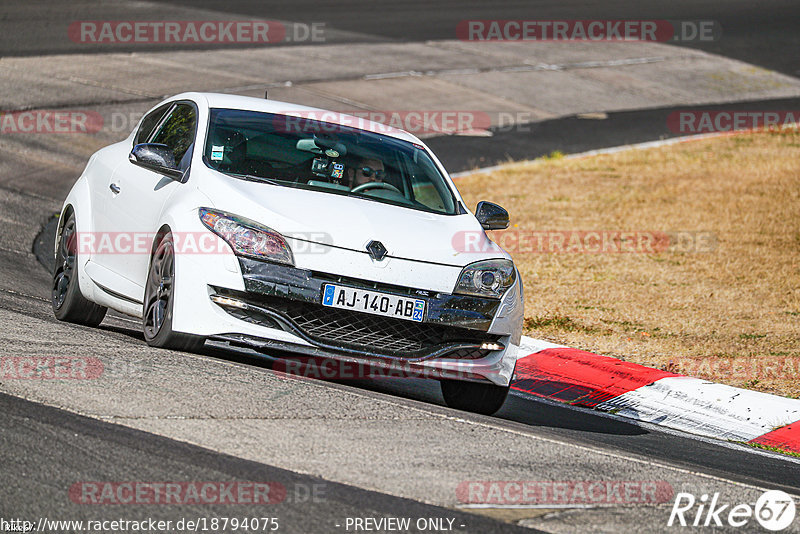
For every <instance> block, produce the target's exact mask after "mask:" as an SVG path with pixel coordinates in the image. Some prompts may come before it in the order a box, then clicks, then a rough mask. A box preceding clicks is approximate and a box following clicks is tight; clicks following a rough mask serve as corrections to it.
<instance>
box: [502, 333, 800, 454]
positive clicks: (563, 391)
mask: <svg viewBox="0 0 800 534" xmlns="http://www.w3.org/2000/svg"><path fill="white" fill-rule="evenodd" d="M520 354H521V355H523V356H522V357H520V358H519V359H518V360H517V369H516V373H515V375H514V378H513V379H512V381H511V388H512V390H516V391H520V392H524V393H527V394H530V395H534V396H537V397H544V398H547V399H551V400H555V401H559V402H564V403H568V404H572V405H576V406H582V407H586V408H592V409H596V410H601V411H605V412H612V413H615V414H616V415H620V416H623V417H628V418H631V419H635V420H637V421H643V422H647V423H651V424H656V425H661V426H664V427H668V428H672V429H676V430H681V431H685V432H689V433H692V434H697V435H701V436H706V437H711V438H716V439H721V440H730V441H741V442H749V443H756V444H761V445H767V446H770V447H777V448H779V449H783V450H786V451H791V452H797V453H800V400H796V399H788V398H784V397H778V396H776V395H770V394H767V393H760V392H757V391H749V390H746V389H740V388H735V387H731V386H726V385H723V384H716V383H714V382H709V381H707V380H701V379H698V378H691V377H688V376H681V375H677V374H675V373H670V372H667V371H662V370H659V369H653V368H650V367H645V366H643V365H637V364H634V363H629V362H624V361H622V360H618V359H617V358H612V357H610V356H601V355H599V354H592V353H591V352H586V351H582V350H578V349H573V348H569V347H564V346H561V345H555V344H553V343H548V342H546V341H540V340H536V339H533V338H529V337H523V339H522V344H521V346H520Z"/></svg>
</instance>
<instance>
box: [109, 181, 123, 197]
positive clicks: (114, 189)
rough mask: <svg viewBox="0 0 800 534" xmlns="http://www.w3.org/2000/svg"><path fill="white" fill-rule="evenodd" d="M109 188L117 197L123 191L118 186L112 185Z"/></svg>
mask: <svg viewBox="0 0 800 534" xmlns="http://www.w3.org/2000/svg"><path fill="white" fill-rule="evenodd" d="M108 188H109V189H111V192H112V193H114V194H115V195H116V194H117V193H119V192H120V191H121V189H120V188H119V186H118V185H117V184H111V185H109V186H108Z"/></svg>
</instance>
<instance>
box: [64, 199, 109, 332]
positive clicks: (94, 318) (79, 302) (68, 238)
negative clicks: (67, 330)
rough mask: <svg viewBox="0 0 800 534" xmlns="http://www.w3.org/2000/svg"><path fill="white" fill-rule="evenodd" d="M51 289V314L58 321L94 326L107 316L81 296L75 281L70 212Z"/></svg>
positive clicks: (74, 236)
mask: <svg viewBox="0 0 800 534" xmlns="http://www.w3.org/2000/svg"><path fill="white" fill-rule="evenodd" d="M50 289H51V292H50V300H51V302H52V304H53V313H54V314H55V316H56V319H58V320H59V321H65V322H68V323H75V324H82V325H85V326H97V325H99V324H100V323H101V322H102V321H103V318H104V317H105V316H106V312H107V311H108V308H105V307H104V306H98V305H97V304H95V303H94V302H92V301H90V300H88V299H87V298H85V297H84V296H83V294H82V293H81V287H80V282H79V281H78V239H77V230H76V227H75V214H74V213H72V212H70V214H69V217H67V222H65V223H64V226H63V227H62V228H61V238H60V239H59V240H58V247H57V248H56V264H55V267H53V283H52V284H51V288H50Z"/></svg>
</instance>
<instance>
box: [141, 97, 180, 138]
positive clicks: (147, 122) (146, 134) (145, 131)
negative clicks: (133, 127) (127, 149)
mask: <svg viewBox="0 0 800 534" xmlns="http://www.w3.org/2000/svg"><path fill="white" fill-rule="evenodd" d="M171 106H172V102H170V103H169V104H164V105H163V106H160V107H158V108H156V109H154V110H153V111H151V112H150V113H148V114H147V115H146V116H145V117H144V119H142V124H141V126H139V131H138V132H136V138H135V139H134V141H133V144H134V145H138V144H139V143H146V142H147V140H148V139H149V138H150V134H152V133H153V130H155V129H156V126H158V123H159V122H161V119H162V118H163V117H164V114H165V113H166V112H167V111H169V108H170V107H171Z"/></svg>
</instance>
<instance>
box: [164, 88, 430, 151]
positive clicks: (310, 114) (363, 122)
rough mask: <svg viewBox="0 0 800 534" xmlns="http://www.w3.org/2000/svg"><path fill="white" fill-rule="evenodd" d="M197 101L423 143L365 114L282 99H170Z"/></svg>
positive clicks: (191, 96)
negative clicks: (349, 112)
mask: <svg viewBox="0 0 800 534" xmlns="http://www.w3.org/2000/svg"><path fill="white" fill-rule="evenodd" d="M186 99H190V100H195V101H198V103H199V102H200V101H205V102H206V104H207V105H208V107H209V108H226V109H240V110H246V111H260V112H264V113H277V114H282V115H295V116H299V117H304V118H308V119H313V120H318V121H321V122H327V123H332V124H338V125H341V126H349V127H353V128H357V129H360V130H366V131H368V132H373V133H377V134H382V135H386V136H389V137H393V138H395V139H402V140H404V141H409V142H412V143H418V144H422V141H420V140H419V139H418V138H417V137H416V136H414V135H412V134H410V133H408V132H407V131H405V130H401V129H399V128H394V127H392V126H388V125H386V124H381V123H378V122H373V121H370V120H367V119H365V118H362V117H356V116H353V115H348V114H346V113H341V112H338V111H331V110H326V109H320V108H314V107H309V106H303V105H300V104H293V103H290V102H281V101H280V100H269V99H266V98H255V97H251V96H241V95H230V94H223V93H199V92H192V93H181V94H179V95H175V96H174V97H172V98H171V99H170V100H186Z"/></svg>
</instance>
